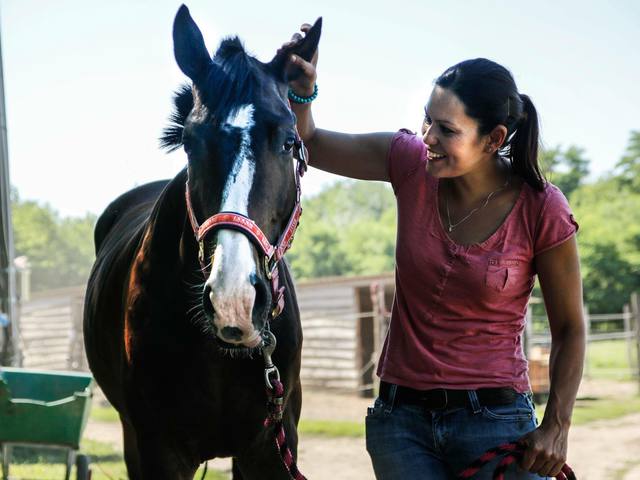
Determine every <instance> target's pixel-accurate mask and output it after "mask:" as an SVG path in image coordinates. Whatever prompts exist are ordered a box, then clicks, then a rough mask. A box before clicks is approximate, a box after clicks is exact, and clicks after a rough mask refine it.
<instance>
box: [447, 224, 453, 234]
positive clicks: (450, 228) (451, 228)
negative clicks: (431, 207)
mask: <svg viewBox="0 0 640 480" xmlns="http://www.w3.org/2000/svg"><path fill="white" fill-rule="evenodd" d="M447 230H449V233H451V230H453V226H451V225H449V228H448V229H447Z"/></svg>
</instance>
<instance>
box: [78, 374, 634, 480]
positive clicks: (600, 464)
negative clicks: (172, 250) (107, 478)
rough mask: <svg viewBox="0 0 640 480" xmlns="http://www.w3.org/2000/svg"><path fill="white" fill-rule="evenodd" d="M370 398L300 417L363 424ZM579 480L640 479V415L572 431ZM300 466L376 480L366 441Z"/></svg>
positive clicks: (91, 432)
mask: <svg viewBox="0 0 640 480" xmlns="http://www.w3.org/2000/svg"><path fill="white" fill-rule="evenodd" d="M637 388H638V387H637V384H633V383H619V382H604V383H603V382H602V381H599V382H597V383H595V382H589V381H584V382H583V384H582V386H581V389H580V393H579V395H578V398H581V397H583V398H592V397H605V396H629V395H632V394H633V393H635V392H636V391H637ZM371 402H372V400H371V399H364V398H359V397H357V396H354V395H346V394H328V393H323V392H319V391H312V390H306V391H305V393H304V399H303V407H302V418H305V419H326V420H352V421H364V415H365V412H366V408H367V406H368V405H369V404H370V403H371ZM85 436H86V437H88V438H92V439H95V440H100V441H104V442H109V443H112V444H113V445H115V446H116V447H117V448H120V449H121V448H122V441H121V438H120V429H119V425H118V424H110V423H102V422H90V423H89V425H88V426H87V430H86V431H85ZM568 463H569V464H570V465H571V466H572V467H573V469H574V471H575V472H576V475H577V477H578V479H579V480H639V479H640V412H638V413H635V414H632V415H628V416H625V417H622V418H618V419H615V420H607V421H597V422H592V423H590V424H588V425H580V426H575V427H572V429H571V433H570V438H569V461H568ZM230 464H231V463H230V460H228V459H219V460H215V461H213V462H210V464H209V466H210V468H215V469H217V470H222V471H230ZM298 465H299V467H300V470H301V471H302V472H303V473H304V474H305V475H306V476H307V477H308V478H309V479H311V480H343V479H344V480H371V479H373V478H374V476H373V471H372V469H371V465H370V463H369V457H368V455H367V452H366V450H365V443H364V438H320V437H314V436H301V438H300V445H299V458H298Z"/></svg>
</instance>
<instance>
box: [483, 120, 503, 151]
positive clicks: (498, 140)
mask: <svg viewBox="0 0 640 480" xmlns="http://www.w3.org/2000/svg"><path fill="white" fill-rule="evenodd" d="M506 139H507V127H505V126H504V125H496V126H495V128H494V129H493V130H491V132H489V136H488V139H487V150H490V151H492V152H495V151H496V150H499V149H500V148H502V145H503V144H504V142H505V140H506Z"/></svg>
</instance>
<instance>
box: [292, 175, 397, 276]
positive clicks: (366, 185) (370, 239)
mask: <svg viewBox="0 0 640 480" xmlns="http://www.w3.org/2000/svg"><path fill="white" fill-rule="evenodd" d="M303 208H304V213H303V215H302V221H301V226H300V229H299V230H298V233H297V234H296V239H295V242H294V243H293V247H292V248H291V251H290V252H289V254H288V255H287V257H288V258H289V261H290V262H291V266H292V268H293V271H294V274H295V276H296V278H298V279H304V278H314V277H323V276H331V275H366V274H376V273H382V272H388V271H391V270H393V265H394V263H393V262H394V248H395V247H394V246H395V235H396V234H395V224H396V220H395V219H396V213H395V198H394V196H393V192H392V191H391V189H390V187H389V186H388V185H386V184H383V183H378V182H354V181H348V180H344V181H341V182H338V183H336V184H334V185H332V186H330V187H328V188H327V189H325V190H323V191H322V192H320V193H319V194H318V195H316V196H315V197H312V198H311V199H309V200H306V201H303Z"/></svg>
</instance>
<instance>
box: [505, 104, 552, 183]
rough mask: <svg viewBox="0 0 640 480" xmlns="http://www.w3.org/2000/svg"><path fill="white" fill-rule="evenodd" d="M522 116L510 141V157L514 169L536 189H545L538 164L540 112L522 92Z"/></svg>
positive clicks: (544, 181)
mask: <svg viewBox="0 0 640 480" xmlns="http://www.w3.org/2000/svg"><path fill="white" fill-rule="evenodd" d="M520 100H521V101H522V116H521V118H520V122H519V125H518V126H517V128H516V130H515V133H514V134H513V137H512V138H511V140H510V142H509V144H510V145H509V147H510V148H509V155H508V156H509V159H510V160H511V167H512V168H513V171H514V172H515V173H517V174H518V175H520V176H521V177H522V178H523V179H524V180H525V181H526V182H527V183H528V184H529V185H530V186H532V187H533V188H535V189H536V190H539V191H542V190H544V187H545V184H546V180H545V178H544V175H542V172H541V171H540V167H539V165H538V145H539V140H538V137H539V133H540V132H539V126H538V113H537V112H536V107H534V105H533V103H532V102H531V99H530V98H529V97H528V96H527V95H523V94H520Z"/></svg>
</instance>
